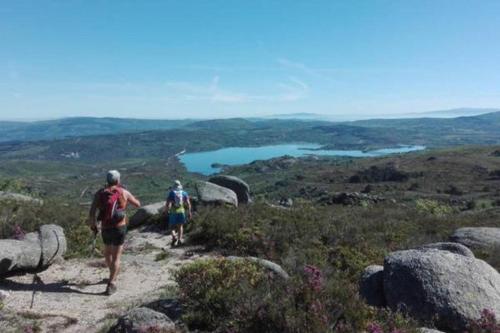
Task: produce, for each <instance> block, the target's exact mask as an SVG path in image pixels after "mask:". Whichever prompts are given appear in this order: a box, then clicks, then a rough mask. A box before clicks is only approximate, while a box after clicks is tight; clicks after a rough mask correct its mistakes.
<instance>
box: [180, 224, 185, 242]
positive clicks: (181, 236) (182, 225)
mask: <svg viewBox="0 0 500 333" xmlns="http://www.w3.org/2000/svg"><path fill="white" fill-rule="evenodd" d="M179 239H180V240H184V224H182V223H180V224H179Z"/></svg>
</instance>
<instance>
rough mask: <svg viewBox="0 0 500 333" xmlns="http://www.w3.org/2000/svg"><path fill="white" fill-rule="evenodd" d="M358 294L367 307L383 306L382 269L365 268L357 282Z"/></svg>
mask: <svg viewBox="0 0 500 333" xmlns="http://www.w3.org/2000/svg"><path fill="white" fill-rule="evenodd" d="M359 294H360V295H361V297H363V298H364V299H365V301H366V303H367V304H368V305H372V306H379V307H382V306H385V305H386V304H385V303H386V302H385V296H384V267H383V266H380V265H370V266H368V267H366V268H365V270H364V271H363V273H362V274H361V279H360V281H359Z"/></svg>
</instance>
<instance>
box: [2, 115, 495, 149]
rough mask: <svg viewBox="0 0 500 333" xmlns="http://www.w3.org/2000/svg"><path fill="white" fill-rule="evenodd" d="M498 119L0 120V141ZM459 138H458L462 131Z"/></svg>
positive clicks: (483, 124)
mask: <svg viewBox="0 0 500 333" xmlns="http://www.w3.org/2000/svg"><path fill="white" fill-rule="evenodd" d="M498 115H500V110H497V109H477V108H476V109H474V108H463V109H453V110H443V111H433V112H424V113H414V114H406V115H401V116H400V117H394V116H390V117H387V118H383V119H382V118H381V117H379V118H378V119H366V120H357V121H340V119H336V118H338V116H327V115H321V114H317V113H291V114H277V115H272V116H268V117H260V118H257V117H256V118H233V119H213V120H194V119H184V120H165V119H163V120H159V119H130V118H93V117H75V118H64V119H57V120H45V121H33V122H19V121H16V122H13V121H0V142H8V141H38V140H53V139H64V138H71V137H85V136H93V135H112V134H124V133H138V132H146V131H155V130H171V129H184V130H188V131H192V130H199V129H205V130H214V129H217V130H220V131H224V130H228V129H231V130H236V129H241V130H244V129H246V130H248V129H255V128H265V127H269V126H271V127H274V128H276V129H277V131H280V130H281V129H284V128H285V127H286V126H288V125H289V123H288V122H308V123H310V124H309V125H307V126H306V127H309V126H322V127H323V128H326V127H331V125H334V124H336V125H348V126H355V127H357V128H358V132H362V131H364V130H362V129H359V127H363V128H367V127H368V128H376V127H382V128H385V127H395V128H396V129H398V130H401V129H407V130H410V129H411V130H420V131H425V132H426V133H427V134H429V133H428V132H429V131H430V129H434V130H443V129H444V128H446V129H449V130H451V129H453V128H455V127H456V126H458V127H459V128H461V127H464V128H463V130H464V131H465V130H466V129H467V128H469V127H473V128H475V129H476V130H481V129H485V130H487V131H496V130H497V129H498V130H500V128H498V126H499V123H498V121H497V118H499V116H498ZM464 116H465V117H464ZM450 118H451V119H450ZM294 126H296V125H294ZM299 127H300V126H299ZM464 133H465V132H464ZM455 134H458V132H457V133H455ZM415 135H416V134H415Z"/></svg>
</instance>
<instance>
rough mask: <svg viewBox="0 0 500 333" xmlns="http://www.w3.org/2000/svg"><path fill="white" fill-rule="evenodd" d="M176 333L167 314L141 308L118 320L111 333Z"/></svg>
mask: <svg viewBox="0 0 500 333" xmlns="http://www.w3.org/2000/svg"><path fill="white" fill-rule="evenodd" d="M143 332H162V333H168V332H172V333H173V332H175V324H174V322H173V321H172V320H171V319H170V318H168V317H167V316H166V315H165V314H163V313H160V312H156V311H154V310H152V309H149V308H145V307H140V308H135V309H132V310H130V311H129V312H128V313H127V314H126V315H125V316H123V317H121V318H120V319H118V322H117V323H116V325H115V326H113V327H112V328H111V329H110V330H109V333H143Z"/></svg>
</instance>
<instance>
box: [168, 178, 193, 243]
mask: <svg viewBox="0 0 500 333" xmlns="http://www.w3.org/2000/svg"><path fill="white" fill-rule="evenodd" d="M186 208H187V210H188V211H187V213H188V215H187V218H189V219H191V218H192V212H191V200H190V199H189V195H188V194H187V192H186V191H184V190H183V189H182V185H181V182H180V181H178V180H176V181H175V182H174V186H173V188H172V190H171V191H170V192H169V193H168V195H167V202H166V204H165V210H166V211H167V213H168V224H169V227H170V228H172V246H177V245H179V244H180V245H182V244H183V243H184V224H185V223H186V222H187V218H186Z"/></svg>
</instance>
